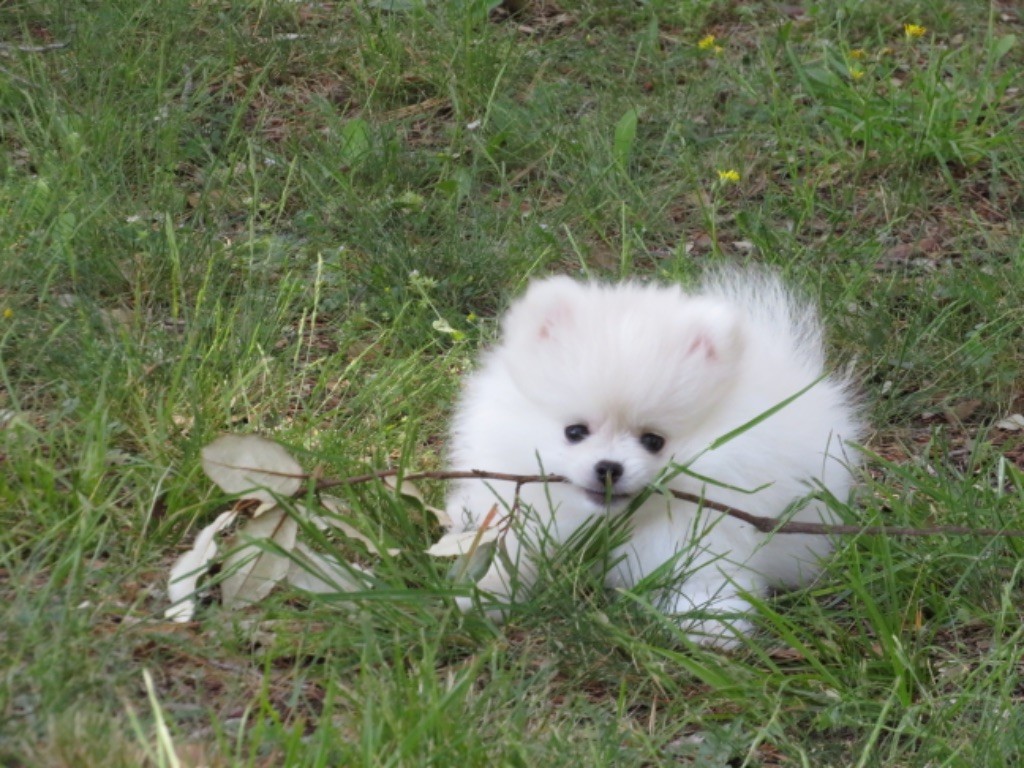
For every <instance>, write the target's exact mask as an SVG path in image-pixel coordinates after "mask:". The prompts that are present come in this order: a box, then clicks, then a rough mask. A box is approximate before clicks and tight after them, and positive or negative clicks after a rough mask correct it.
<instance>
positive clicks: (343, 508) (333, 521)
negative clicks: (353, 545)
mask: <svg viewBox="0 0 1024 768" xmlns="http://www.w3.org/2000/svg"><path fill="white" fill-rule="evenodd" d="M320 503H321V504H323V505H324V508H325V509H326V510H327V511H328V512H330V513H331V514H330V515H328V516H323V515H313V514H310V515H309V519H310V521H311V522H312V523H313V524H314V525H316V526H317V528H319V529H320V530H324V529H325V527H326V526H330V527H331V528H334V529H335V530H337V531H341V532H342V533H343V534H344V535H346V536H348V537H349V538H350V539H355V540H356V541H359V542H362V543H363V544H365V545H366V548H367V549H368V550H369V551H370V552H371V553H373V554H375V555H380V554H381V551H380V547H378V546H377V542H375V541H374V540H373V539H371V538H370V537H369V536H367V535H366V534H365V533H363V532H362V531H360V530H359V529H357V528H356V527H355V526H353V525H350V524H349V523H346V522H345V521H344V520H342V519H341V518H342V517H343V516H344V515H347V514H349V509H348V506H347V505H346V504H345V502H343V501H342V500H341V499H339V498H336V497H334V496H322V497H321V498H320ZM386 551H387V553H388V554H389V555H391V556H394V555H397V554H398V553H399V552H401V551H402V550H400V549H394V548H392V549H388V550H386Z"/></svg>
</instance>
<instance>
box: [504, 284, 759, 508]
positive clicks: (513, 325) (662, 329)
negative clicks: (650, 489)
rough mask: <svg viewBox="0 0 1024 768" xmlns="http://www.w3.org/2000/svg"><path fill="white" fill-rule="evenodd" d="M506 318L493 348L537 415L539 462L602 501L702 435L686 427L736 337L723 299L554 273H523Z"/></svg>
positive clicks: (717, 384) (734, 366) (718, 384)
mask: <svg viewBox="0 0 1024 768" xmlns="http://www.w3.org/2000/svg"><path fill="white" fill-rule="evenodd" d="M504 327H505V338H504V342H503V344H502V345H501V347H499V349H498V351H497V352H498V356H499V359H501V360H502V361H503V362H504V364H505V367H506V371H507V373H508V375H509V377H510V378H511V379H512V380H513V381H514V383H515V385H516V387H517V389H518V390H519V392H520V393H521V394H522V396H523V399H524V405H525V408H526V409H528V410H529V412H530V415H532V416H534V417H535V418H536V421H535V422H532V423H531V426H532V428H535V429H536V430H537V431H538V432H539V433H540V434H536V435H534V438H535V446H534V448H533V449H534V450H536V451H537V453H538V454H539V455H540V459H541V462H542V464H543V468H544V471H545V472H548V473H556V474H561V475H564V476H566V477H567V478H568V479H569V480H570V481H571V482H572V483H573V484H574V485H575V486H577V487H578V488H579V489H580V491H581V492H582V494H583V496H584V497H585V498H586V499H587V500H588V501H590V502H592V503H593V504H594V505H595V506H600V507H603V506H605V505H606V504H612V505H616V504H621V503H624V502H625V501H626V500H628V499H629V498H631V497H632V496H635V495H636V494H637V493H639V492H640V491H641V490H642V489H643V488H644V487H645V486H646V485H647V484H648V483H650V482H651V480H653V479H654V478H655V477H656V476H657V474H658V473H659V472H660V471H661V470H662V469H664V468H665V466H666V465H668V464H669V462H671V461H672V460H673V459H676V460H685V459H687V458H689V456H688V455H685V454H688V453H690V452H692V451H693V450H694V449H695V448H699V447H702V446H692V445H690V444H689V443H688V440H687V438H688V436H689V435H690V434H691V433H692V432H693V430H694V429H695V428H696V427H697V426H699V425H700V424H701V422H703V421H704V420H705V419H706V418H707V417H708V416H709V415H710V414H711V413H712V412H713V411H714V409H715V408H716V407H717V406H718V404H719V403H720V401H721V400H722V398H723V397H724V395H725V393H726V392H727V391H728V389H729V387H730V385H731V383H732V381H734V380H735V377H736V376H737V371H738V367H739V360H740V357H741V355H742V349H743V334H742V328H741V321H740V319H739V318H738V317H737V314H736V312H735V310H734V309H733V308H732V307H730V306H728V305H726V304H723V303H722V302H720V301H717V300H711V299H706V298H701V297H693V296H688V295H686V294H684V293H682V291H680V290H679V289H678V288H672V287H659V286H644V285H637V284H625V285H615V286H603V285H594V284H581V283H577V282H574V281H572V280H569V279H567V278H553V279H550V280H545V281H542V282H540V283H535V284H533V286H531V288H530V290H529V291H528V292H527V294H526V295H525V296H524V297H523V298H522V299H521V300H520V301H519V302H517V303H516V304H515V305H513V307H512V308H511V310H510V311H509V313H508V315H507V316H506V319H505V326H504ZM524 418H528V415H527V414H525V413H524Z"/></svg>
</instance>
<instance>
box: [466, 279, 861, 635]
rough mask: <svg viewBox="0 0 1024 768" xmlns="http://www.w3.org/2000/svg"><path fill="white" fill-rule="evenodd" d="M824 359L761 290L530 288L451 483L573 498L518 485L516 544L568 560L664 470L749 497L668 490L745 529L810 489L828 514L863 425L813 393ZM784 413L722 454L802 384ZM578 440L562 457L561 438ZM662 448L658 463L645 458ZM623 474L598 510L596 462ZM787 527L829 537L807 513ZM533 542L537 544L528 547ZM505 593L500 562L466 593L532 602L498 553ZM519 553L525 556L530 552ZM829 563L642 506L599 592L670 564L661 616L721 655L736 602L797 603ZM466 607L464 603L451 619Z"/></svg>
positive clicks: (843, 487)
mask: <svg viewBox="0 0 1024 768" xmlns="http://www.w3.org/2000/svg"><path fill="white" fill-rule="evenodd" d="M823 366H824V355H823V351H822V340H821V330H820V326H819V323H818V320H817V316H816V313H815V311H814V309H813V307H811V306H810V305H808V304H807V303H806V302H803V301H801V300H798V299H796V298H794V297H793V295H792V294H791V293H790V292H789V291H787V290H786V289H785V287H784V286H783V285H782V284H781V283H780V282H779V281H778V279H776V278H775V277H773V276H771V275H767V274H764V273H761V272H753V273H739V272H729V273H721V274H719V275H717V276H716V277H713V278H712V279H711V280H709V281H708V282H706V283H705V285H704V287H703V289H702V290H700V291H699V292H697V293H685V292H684V291H683V290H681V289H680V288H679V287H676V286H662V285H642V284H638V283H623V284H615V285H603V284H597V283H579V282H576V281H574V280H571V279H569V278H567V277H552V278H548V279H546V280H541V281H538V282H534V283H533V284H532V285H531V286H530V287H529V289H528V290H527V292H526V294H525V295H524V296H523V297H522V298H520V299H519V300H518V301H516V302H515V303H514V304H513V305H512V307H511V308H510V309H509V311H508V314H507V315H506V317H505V319H504V323H503V338H502V340H501V342H500V343H499V344H498V345H497V347H496V348H494V349H493V350H491V351H490V352H489V353H487V354H486V355H485V356H484V358H483V361H482V364H481V366H480V368H479V370H478V371H477V372H476V373H475V374H474V375H472V376H471V377H470V378H469V380H468V382H467V383H466V386H465V390H464V392H463V396H462V399H461V401H460V403H459V405H458V408H457V410H456V413H455V419H454V425H453V429H452V435H451V442H450V457H449V458H450V465H451V467H452V468H453V469H481V470H489V471H495V472H508V473H516V474H535V473H537V472H539V471H540V470H541V469H543V471H544V472H546V473H548V474H559V475H564V476H566V477H567V478H569V480H570V481H571V483H561V484H558V483H553V484H549V485H547V486H544V485H541V484H531V485H524V486H523V487H522V489H521V493H520V503H521V504H525V505H527V507H528V508H532V510H533V512H534V515H533V516H532V517H531V518H530V519H531V520H532V522H531V523H529V524H527V527H526V535H527V536H529V537H531V538H536V539H538V540H539V539H541V538H544V537H547V539H548V540H549V541H554V542H555V543H559V542H564V541H565V540H566V539H567V538H568V537H569V536H570V535H571V534H572V533H573V532H574V531H576V530H577V529H578V528H579V527H580V526H581V525H583V524H584V523H585V522H586V521H587V520H588V519H590V518H592V517H593V516H595V515H601V514H615V513H616V512H621V511H622V510H623V509H624V508H625V507H626V504H627V501H628V498H629V497H630V496H635V495H636V494H637V493H638V492H640V491H641V490H642V489H643V488H645V487H646V486H647V485H648V484H649V483H650V482H651V481H652V480H654V479H655V478H656V477H657V476H658V475H659V473H661V472H662V471H663V470H664V469H665V468H666V467H667V466H668V465H669V464H670V463H671V462H676V463H678V464H686V465H688V466H689V468H690V469H691V470H692V471H693V472H695V473H699V474H700V475H702V476H705V477H709V478H713V479H714V480H715V481H717V482H718V483H724V484H727V485H731V486H734V487H737V488H742V489H755V488H759V487H761V486H766V487H764V488H763V489H762V490H760V491H758V492H757V493H754V494H749V493H743V492H740V491H735V490H729V489H726V488H722V487H718V486H716V485H711V484H704V483H701V482H699V481H698V480H696V479H694V478H693V477H692V476H688V475H686V474H678V475H676V476H675V477H674V478H673V479H672V480H671V481H670V482H669V483H668V485H669V486H670V487H671V488H674V489H677V490H681V491H689V492H691V493H696V494H705V495H706V496H707V498H709V499H714V500H715V501H719V502H722V503H725V504H730V505H733V506H736V507H738V508H740V509H744V510H747V511H749V512H751V513H753V514H758V515H765V516H778V515H780V514H782V513H783V512H784V511H785V510H786V508H787V506H788V505H790V504H791V503H792V502H793V501H794V500H797V499H800V498H802V497H804V496H806V495H807V494H808V493H809V492H810V491H811V490H812V489H813V488H815V487H818V486H819V485H820V486H823V487H824V488H826V489H827V490H828V491H829V492H831V493H832V494H833V495H834V496H836V497H838V498H839V499H840V500H843V499H845V497H846V496H847V495H848V492H849V490H850V486H851V482H852V478H851V473H850V465H851V462H852V461H854V460H855V455H854V454H852V453H851V452H848V451H846V450H845V449H844V441H846V440H857V439H858V438H859V437H860V436H861V425H860V424H859V422H858V419H857V416H856V413H855V409H854V407H853V405H852V403H851V398H850V395H849V392H848V386H847V384H846V382H844V381H842V380H839V379H836V378H832V377H829V378H822V377H823V373H824V372H823ZM815 381H818V383H817V384H815V385H814V386H813V387H812V388H811V389H810V390H808V391H807V392H806V393H804V394H803V395H802V396H800V397H799V398H798V399H797V400H795V401H794V402H792V403H791V404H789V405H787V406H786V407H785V408H783V409H782V410H780V411H778V412H777V413H775V414H773V415H772V416H770V417H769V418H767V419H766V420H764V421H762V422H761V423H759V424H757V425H756V426H754V427H752V428H751V429H749V430H747V431H746V432H744V433H742V434H741V435H739V436H738V437H736V438H735V439H733V440H731V441H729V442H727V443H725V444H724V445H722V446H721V447H719V448H717V449H716V450H714V451H707V452H705V450H706V449H707V448H708V446H709V445H710V444H711V443H712V441H714V440H715V439H716V438H718V437H720V436H722V435H724V434H726V433H728V432H730V431H731V430H734V429H736V428H737V427H740V426H741V425H743V424H745V423H746V422H748V421H750V420H751V419H754V418H755V417H757V416H758V415H759V414H762V413H763V412H765V411H767V410H768V409H770V408H772V407H773V406H776V405H777V404H779V403H780V402H782V401H784V400H785V399H786V398H789V397H790V396H792V395H794V394H795V393H797V392H799V391H800V390H802V389H804V388H805V387H807V386H808V385H810V384H812V383H813V382H815ZM573 424H583V425H586V426H587V427H588V428H589V436H588V437H586V438H585V439H583V440H581V441H579V442H576V443H572V442H570V441H569V440H568V439H567V437H566V435H565V428H566V427H567V426H569V425H573ZM645 433H653V434H656V435H660V436H661V437H663V438H664V439H665V444H664V447H663V448H662V449H661V450H659V451H658V452H657V453H652V452H651V451H650V450H648V449H647V448H645V447H644V446H643V445H641V443H640V441H639V437H640V436H641V435H643V434H645ZM602 461H605V462H608V461H610V462H615V463H618V464H620V465H621V468H622V475H621V477H620V478H619V479H618V481H617V482H616V483H615V485H614V487H613V488H612V491H613V492H614V494H615V496H616V498H614V499H612V501H611V503H610V504H608V503H606V501H605V500H604V499H605V495H604V487H603V485H602V482H601V480H600V479H599V478H598V475H597V473H596V471H595V466H596V465H597V463H598V462H602ZM514 496H515V486H514V484H512V483H503V482H494V481H481V480H467V481H462V482H458V483H455V484H454V485H453V486H452V489H451V492H450V494H449V498H448V502H447V505H448V512H449V514H450V515H451V517H452V519H453V520H455V521H456V526H457V527H458V528H464V529H466V530H472V529H475V528H478V527H479V526H480V525H481V523H482V522H483V520H484V518H485V517H486V516H487V515H488V513H489V512H490V510H491V509H492V507H493V506H494V504H495V503H496V501H497V502H498V503H499V504H500V505H501V506H502V507H503V508H506V509H507V508H509V507H511V505H512V502H513V500H514ZM792 519H795V520H808V521H822V520H824V521H826V522H827V521H831V520H832V519H833V516H832V513H831V512H830V511H829V509H828V508H827V506H826V505H824V504H822V503H820V502H817V501H812V502H810V503H808V504H807V505H806V506H804V507H803V508H802V509H800V510H799V511H797V512H796V513H795V515H794V516H793V518H792ZM541 529H543V531H544V533H543V534H541V533H540V531H541ZM506 544H507V546H508V548H509V554H510V557H511V559H512V561H514V562H518V566H517V573H516V578H515V579H512V578H510V575H509V574H508V573H506V569H505V567H504V566H503V565H502V564H501V562H499V561H498V560H497V559H496V560H495V564H494V565H493V566H492V567H491V570H490V571H489V572H488V573H487V574H486V575H485V576H484V577H483V579H482V580H481V581H480V583H479V586H480V587H481V588H482V589H484V590H485V591H486V592H489V593H490V594H491V595H492V596H493V597H494V598H495V599H497V600H498V601H499V602H503V601H506V600H508V599H509V597H510V592H511V586H510V585H511V583H512V582H513V581H515V582H517V583H518V584H519V585H520V586H525V587H528V586H529V584H530V582H531V581H532V580H533V574H534V572H535V568H534V564H533V562H532V561H531V559H530V555H529V554H528V553H527V552H524V551H523V550H521V548H520V542H519V541H518V540H517V539H516V537H515V536H512V535H510V536H509V537H508V538H507V540H506ZM532 546H533V547H534V549H533V550H531V549H530V547H526V548H523V549H525V550H529V551H535V547H536V546H537V545H536V542H534V543H533V545H532ZM830 548H831V544H830V541H829V539H828V538H827V537H824V536H799V535H792V534H779V535H775V536H772V537H767V536H765V535H763V534H761V533H759V532H758V531H756V530H755V529H753V528H752V527H751V526H749V525H747V524H745V523H742V522H740V521H737V520H735V519H733V518H729V517H724V516H722V515H720V514H718V513H713V512H710V511H709V510H703V511H699V510H698V508H697V507H696V506H695V505H693V504H689V503H686V502H683V501H680V500H677V499H674V498H671V497H668V496H664V495H661V494H654V495H652V496H650V498H649V499H648V500H647V501H646V502H644V504H643V505H642V506H641V507H640V508H639V509H638V510H637V511H636V512H635V514H634V516H633V518H632V521H631V537H630V539H629V541H628V543H627V544H625V545H623V547H622V548H621V549H620V551H619V552H617V553H616V554H618V555H622V557H620V558H619V562H618V563H617V564H616V565H615V566H613V568H612V570H611V572H610V573H609V575H608V579H607V581H608V583H609V585H610V586H615V587H627V588H628V587H630V586H632V585H634V584H635V583H636V582H637V581H638V580H639V579H640V578H642V577H644V576H646V575H649V574H651V573H652V572H653V571H654V570H655V569H657V568H658V567H659V566H662V565H663V564H665V563H666V562H668V561H673V563H674V564H673V565H672V567H673V568H674V569H675V570H676V571H677V572H679V573H680V581H681V583H679V584H678V586H676V587H673V588H671V589H666V590H665V591H664V592H663V594H662V595H661V598H660V603H661V605H662V607H663V609H664V610H665V611H666V612H667V613H669V614H672V615H676V616H678V618H679V620H680V622H681V623H682V625H683V626H684V627H685V629H686V631H687V632H688V633H690V635H691V636H692V637H693V638H694V639H695V640H698V641H699V642H705V643H712V644H716V645H720V646H728V645H730V644H732V643H734V642H735V641H736V637H737V633H742V632H745V631H748V630H749V628H750V622H749V620H748V619H746V618H744V614H746V613H748V612H749V610H750V606H749V604H748V602H747V601H746V599H745V598H744V597H743V594H744V593H750V594H755V595H756V594H760V593H763V592H764V591H765V590H766V588H768V587H769V586H776V585H778V586H796V585H799V584H802V583H806V581H807V580H808V579H809V578H811V577H813V576H814V575H815V574H816V573H817V572H818V571H819V569H820V559H821V557H822V556H824V555H826V554H827V553H828V552H829V551H830ZM463 603H464V606H463V607H465V606H466V605H467V604H468V601H463Z"/></svg>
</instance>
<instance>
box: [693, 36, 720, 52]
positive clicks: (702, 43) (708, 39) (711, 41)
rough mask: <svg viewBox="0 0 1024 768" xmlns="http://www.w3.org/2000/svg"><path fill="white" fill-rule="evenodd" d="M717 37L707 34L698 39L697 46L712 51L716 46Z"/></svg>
mask: <svg viewBox="0 0 1024 768" xmlns="http://www.w3.org/2000/svg"><path fill="white" fill-rule="evenodd" d="M716 39H717V38H716V37H715V36H714V35H705V36H704V37H702V38H701V39H700V40H698V41H697V47H698V48H700V49H701V50H702V51H710V50H711V49H712V48H715V47H716V46H715V40H716Z"/></svg>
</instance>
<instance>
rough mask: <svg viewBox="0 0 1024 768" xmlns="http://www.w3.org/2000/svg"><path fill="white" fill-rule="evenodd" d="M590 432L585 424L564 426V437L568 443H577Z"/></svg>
mask: <svg viewBox="0 0 1024 768" xmlns="http://www.w3.org/2000/svg"><path fill="white" fill-rule="evenodd" d="M589 434H590V430H589V429H588V428H587V425H586V424H570V425H569V426H568V427H566V428H565V439H566V440H568V441H569V442H570V443H578V442H581V441H582V440H585V439H586V438H587V436H588V435H589Z"/></svg>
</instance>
